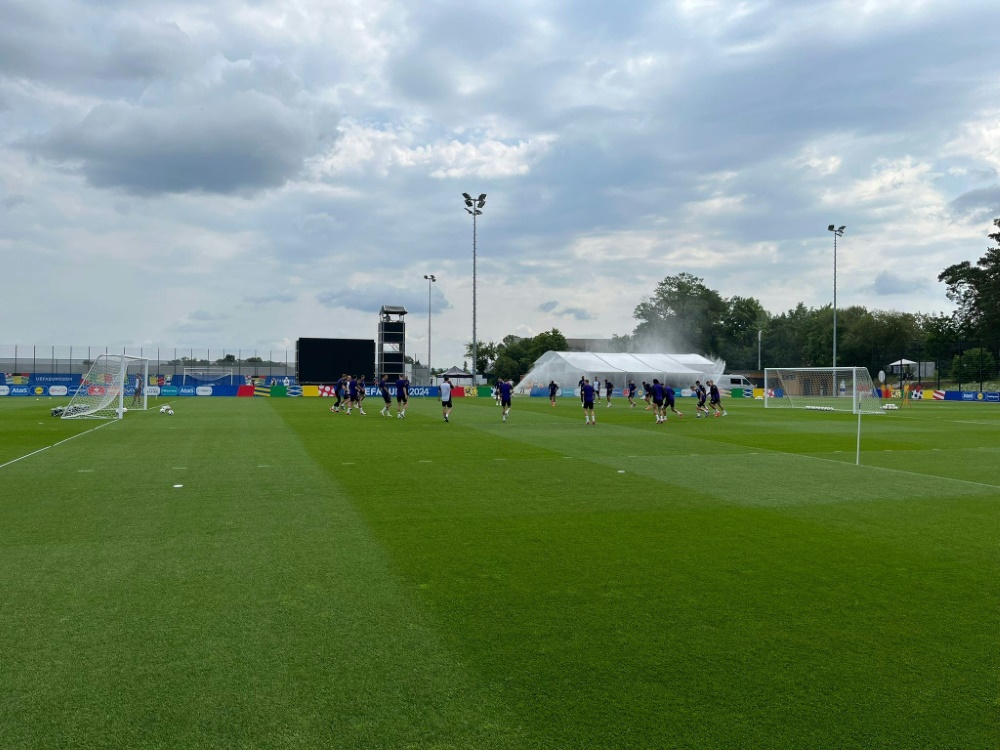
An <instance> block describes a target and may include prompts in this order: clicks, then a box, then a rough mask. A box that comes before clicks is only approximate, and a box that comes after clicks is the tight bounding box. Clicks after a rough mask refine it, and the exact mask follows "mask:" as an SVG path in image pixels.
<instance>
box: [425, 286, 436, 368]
mask: <svg viewBox="0 0 1000 750" xmlns="http://www.w3.org/2000/svg"><path fill="white" fill-rule="evenodd" d="M424 278H425V279H427V372H428V373H429V375H430V377H431V384H432V385H433V383H434V380H433V378H434V371H433V370H432V369H431V284H433V283H434V282H435V281H437V277H436V276H435V275H434V274H432V273H431V274H424Z"/></svg>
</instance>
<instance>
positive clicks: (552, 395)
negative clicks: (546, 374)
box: [549, 380, 559, 406]
mask: <svg viewBox="0 0 1000 750" xmlns="http://www.w3.org/2000/svg"><path fill="white" fill-rule="evenodd" d="M558 393H559V386H558V385H556V381H554V380H550V381H549V401H550V402H551V404H552V405H553V406H555V405H556V395H557V394H558Z"/></svg>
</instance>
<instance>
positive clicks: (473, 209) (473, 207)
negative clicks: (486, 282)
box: [462, 193, 486, 385]
mask: <svg viewBox="0 0 1000 750" xmlns="http://www.w3.org/2000/svg"><path fill="white" fill-rule="evenodd" d="M462 197H463V198H465V211H466V213H469V214H472V384H473V385H478V384H479V372H478V370H479V368H478V365H479V339H477V338H476V217H477V216H480V215H481V214H482V213H483V212H482V210H481V209H482V208H483V206H485V205H486V193H481V194H480V195H479V197H478V198H473V197H472V196H471V195H469V194H468V193H462Z"/></svg>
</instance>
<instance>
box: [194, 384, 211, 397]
mask: <svg viewBox="0 0 1000 750" xmlns="http://www.w3.org/2000/svg"><path fill="white" fill-rule="evenodd" d="M194 395H195V396H211V395H212V386H210V385H199V386H197V387H196V388H195V389H194Z"/></svg>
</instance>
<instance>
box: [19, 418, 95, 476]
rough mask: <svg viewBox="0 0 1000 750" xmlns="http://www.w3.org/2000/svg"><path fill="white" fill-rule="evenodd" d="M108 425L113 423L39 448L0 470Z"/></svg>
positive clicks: (92, 428)
mask: <svg viewBox="0 0 1000 750" xmlns="http://www.w3.org/2000/svg"><path fill="white" fill-rule="evenodd" d="M109 424H114V422H113V421H112V422H105V423H104V424H99V425H97V427H91V428H90V429H89V430H84V431H83V432H80V433H77V434H76V435H71V436H70V437H68V438H66V439H64V440H60V441H59V442H58V443H53V444H52V445H46V446H45V447H44V448H39V449H38V450H37V451H32V452H31V453H28V454H26V455H24V456H21V457H20V458H15V459H14V460H13V461H8V462H7V463H5V464H0V469H3V468H5V467H7V466H10V465H11V464H16V463H17V462H18V461H23V460H24V459H26V458H31V457H32V456H37V455H38V454H39V453H44V452H45V451H47V450H48V449H49V448H55V447H56V446H57V445H62V444H63V443H68V442H69V441H70V440H73V439H75V438H78V437H80V436H81V435H86V434H87V433H90V432H94V431H96V430H99V429H101V428H102V427H107V426H108V425H109Z"/></svg>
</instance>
